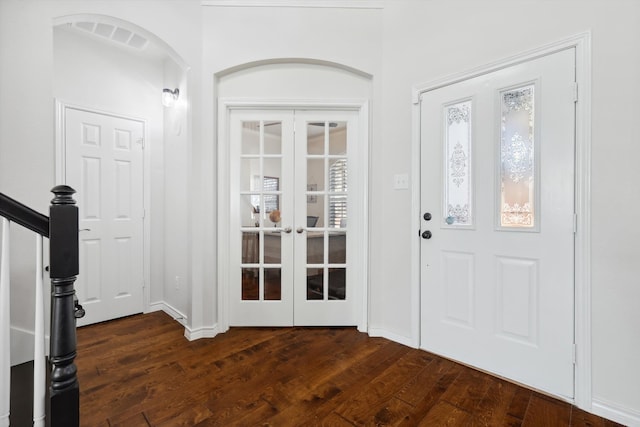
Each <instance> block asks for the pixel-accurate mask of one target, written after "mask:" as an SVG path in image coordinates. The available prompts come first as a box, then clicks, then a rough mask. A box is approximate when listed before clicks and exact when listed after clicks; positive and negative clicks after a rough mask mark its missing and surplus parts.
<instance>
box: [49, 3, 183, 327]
mask: <svg viewBox="0 0 640 427" xmlns="http://www.w3.org/2000/svg"><path fill="white" fill-rule="evenodd" d="M188 78H189V66H188V65H187V64H186V62H185V61H184V60H183V59H182V57H181V56H180V55H179V54H178V53H177V52H176V51H175V50H174V49H173V48H172V47H171V46H169V45H168V44H167V43H166V42H164V41H163V40H162V39H160V38H159V37H157V36H156V35H154V34H153V33H151V32H149V31H147V30H145V29H144V28H142V27H140V26H138V25H136V24H134V23H132V22H128V21H124V20H122V19H119V18H115V17H112V16H106V15H99V14H75V15H68V16H62V17H59V18H55V19H54V20H53V95H54V98H55V99H56V101H57V103H58V106H60V105H72V106H78V107H81V108H85V109H88V110H92V111H98V112H103V113H108V114H113V115H117V116H124V117H131V118H136V119H139V120H141V121H144V123H145V136H144V188H145V190H144V225H143V227H144V257H143V258H142V262H143V263H144V267H143V268H144V272H145V273H144V300H143V310H144V311H145V312H148V311H154V310H165V311H167V312H169V313H170V314H171V315H172V316H173V317H174V318H183V319H185V320H186V319H188V312H189V310H190V301H189V296H190V289H189V287H190V280H189V278H190V271H189V259H188V255H187V254H188V253H189V251H188V245H189V241H188V226H187V223H188V221H187V218H188V212H187V208H186V206H187V205H188V203H187V200H188V182H189V172H188V170H189V167H188V162H189V149H190V129H189V108H188V107H189V102H188V99H189V96H190V93H189V87H190V82H189V80H188ZM165 88H168V89H171V90H174V89H178V90H179V97H178V99H177V101H176V103H175V105H174V106H172V107H170V108H168V107H165V106H163V104H162V92H163V89H165ZM59 109H60V108H58V110H59ZM58 122H59V119H58V120H57V126H58V125H59V123H58ZM60 155H61V154H59V153H58V154H57V156H58V157H60ZM56 181H57V182H61V181H64V176H63V171H62V170H61V168H59V167H58V165H56ZM176 277H177V278H178V279H177V280H178V281H179V282H180V283H181V287H180V289H176V286H175V285H174V283H175V282H176V279H175V278H176ZM169 278H171V280H169ZM140 286H142V284H140Z"/></svg>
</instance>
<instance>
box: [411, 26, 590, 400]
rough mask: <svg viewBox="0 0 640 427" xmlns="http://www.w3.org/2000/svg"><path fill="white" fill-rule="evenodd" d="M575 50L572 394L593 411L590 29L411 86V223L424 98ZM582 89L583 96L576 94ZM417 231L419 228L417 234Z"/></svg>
mask: <svg viewBox="0 0 640 427" xmlns="http://www.w3.org/2000/svg"><path fill="white" fill-rule="evenodd" d="M572 48H573V49H575V52H576V82H577V88H578V90H577V91H576V109H575V111H576V118H575V119H576V131H575V150H576V157H575V162H576V163H575V213H576V218H575V230H576V232H575V250H574V254H575V264H574V269H575V271H574V280H575V282H574V289H575V297H574V305H575V307H574V331H575V332H574V341H575V376H574V381H575V382H574V399H573V403H575V404H576V405H577V406H578V407H580V408H582V409H584V410H587V411H590V410H591V311H590V309H591V203H590V200H591V126H590V122H591V120H590V119H591V33H590V32H585V33H581V34H577V35H575V36H573V37H569V38H567V39H564V40H560V41H558V42H556V43H552V44H549V45H545V46H542V47H540V48H538V49H534V50H531V51H527V52H524V53H521V54H518V55H515V56H512V57H509V58H505V59H502V60H500V61H497V62H494V63H491V64H488V65H486V66H482V67H479V68H475V69H472V70H468V71H464V72H461V73H456V74H453V75H450V76H447V77H444V78H442V79H437V80H433V81H431V82H428V83H425V84H420V85H416V86H414V87H413V99H412V102H413V108H412V158H413V161H412V165H411V172H412V173H411V175H412V181H413V182H414V183H416V185H414V186H413V189H412V192H411V212H412V218H411V226H412V229H413V230H420V224H421V223H420V194H421V188H420V167H421V166H420V154H421V148H420V145H421V144H420V101H421V98H422V95H423V94H424V93H426V92H429V91H432V90H435V89H438V88H441V87H444V86H449V85H452V84H455V83H458V82H461V81H464V80H468V79H471V78H474V77H478V76H481V75H484V74H488V73H491V72H494V71H497V70H500V69H503V68H507V67H510V66H513V65H517V64H521V63H524V62H527V61H531V60H533V59H536V58H539V57H542V56H546V55H551V54H553V53H556V52H559V51H561V50H565V49H572ZM578 94H579V96H578ZM416 234H418V233H416ZM420 240H421V239H420V238H419V237H417V238H415V239H414V240H413V241H412V242H411V265H412V269H411V284H412V285H411V296H412V298H411V301H412V307H411V310H412V319H411V324H412V334H411V335H412V345H414V346H415V347H420V310H421V307H420Z"/></svg>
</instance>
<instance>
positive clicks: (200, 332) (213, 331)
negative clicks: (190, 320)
mask: <svg viewBox="0 0 640 427" xmlns="http://www.w3.org/2000/svg"><path fill="white" fill-rule="evenodd" d="M219 333H220V330H219V329H218V325H217V324H216V325H213V326H203V327H200V328H195V329H191V328H189V327H188V326H185V328H184V336H185V338H187V339H188V340H189V341H194V340H199V339H200V338H213V337H215V336H216V335H218V334H219Z"/></svg>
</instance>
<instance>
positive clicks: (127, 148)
mask: <svg viewBox="0 0 640 427" xmlns="http://www.w3.org/2000/svg"><path fill="white" fill-rule="evenodd" d="M64 124H65V128H64V135H65V181H66V184H67V185H70V186H71V187H73V188H74V189H75V190H76V191H77V194H76V196H75V198H76V200H77V203H78V209H79V215H80V224H79V227H80V233H79V235H80V274H79V276H78V280H77V281H76V291H77V295H78V299H79V301H80V304H82V305H83V307H84V309H85V311H86V315H85V317H84V318H82V319H80V320H79V321H78V325H79V326H82V325H88V324H91V323H96V322H102V321H105V320H110V319H115V318H118V317H122V316H127V315H130V314H135V313H140V312H142V310H143V285H144V283H143V215H144V203H143V136H144V123H143V122H141V121H138V120H131V119H126V118H122V117H116V116H112V115H107V114H99V113H96V112H90V111H85V110H80V109H75V108H69V107H67V108H65V123H64Z"/></svg>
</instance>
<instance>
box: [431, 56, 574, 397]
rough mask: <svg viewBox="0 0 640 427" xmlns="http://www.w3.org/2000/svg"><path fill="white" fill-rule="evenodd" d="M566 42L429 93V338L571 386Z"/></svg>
mask: <svg viewBox="0 0 640 427" xmlns="http://www.w3.org/2000/svg"><path fill="white" fill-rule="evenodd" d="M574 82H575V53H574V50H573V49H568V50H565V51H562V52H559V53H555V54H553V55H549V56H545V57H542V58H539V59H536V60H532V61H529V62H526V63H523V64H519V65H515V66H511V67H509V68H506V69H502V70H500V71H496V72H493V73H489V74H486V75H482V76H479V77H475V78H472V79H469V80H465V81H462V82H459V83H456V84H452V85H450V86H446V87H443V88H439V89H436V90H433V91H429V92H426V93H425V94H424V95H423V98H422V100H421V153H422V154H421V192H422V194H421V209H422V215H423V218H422V220H421V221H422V222H421V224H422V226H421V228H422V229H421V233H422V234H423V235H422V243H421V307H422V308H421V319H422V320H421V346H422V348H424V349H425V350H428V351H432V352H434V353H438V354H441V355H444V356H447V357H450V358H453V359H455V360H458V361H461V362H463V363H466V364H470V365H473V366H476V367H478V368H480V369H483V370H487V371H490V372H493V373H496V374H498V375H501V376H504V377H507V378H510V379H512V380H515V381H518V382H521V383H524V384H527V385H530V386H532V387H535V388H538V389H541V390H544V391H547V392H550V393H553V394H555V395H558V396H564V397H567V398H571V397H573V362H572V351H573V326H574V323H573V309H574V302H573V301H574V300H573V297H574V277H573V272H574V268H573V263H574V258H573V257H574V122H575V118H574V109H575V104H574V88H575V85H574Z"/></svg>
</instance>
